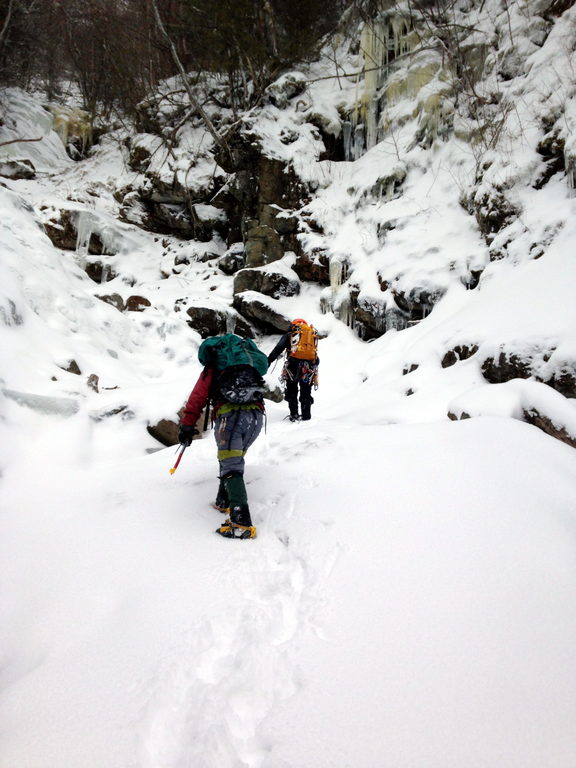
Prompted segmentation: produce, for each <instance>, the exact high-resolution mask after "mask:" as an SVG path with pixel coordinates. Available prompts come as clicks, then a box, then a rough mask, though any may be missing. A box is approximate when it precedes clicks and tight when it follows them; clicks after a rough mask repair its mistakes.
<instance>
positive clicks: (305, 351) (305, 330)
mask: <svg viewBox="0 0 576 768" xmlns="http://www.w3.org/2000/svg"><path fill="white" fill-rule="evenodd" d="M283 352H286V360H285V362H284V367H283V369H282V374H281V376H280V380H281V381H282V382H283V383H284V399H285V400H286V401H287V402H288V408H289V409H290V414H289V416H288V418H289V419H290V421H299V420H300V419H302V421H308V420H309V419H310V416H311V413H310V409H311V407H312V403H313V402H314V398H313V397H312V387H314V389H317V388H318V364H319V363H320V359H319V358H318V331H317V330H316V329H315V328H314V326H313V325H309V324H308V323H307V322H306V321H305V320H303V319H302V318H300V317H299V318H297V319H296V320H292V322H291V323H290V328H289V329H288V332H287V333H285V334H284V335H283V336H282V337H281V339H280V341H279V342H278V344H276V346H275V347H274V349H273V350H272V352H270V354H269V355H268V365H270V364H271V363H273V362H274V360H276V359H277V358H278V357H280V355H281V354H282V353H283ZM298 401H300V411H298Z"/></svg>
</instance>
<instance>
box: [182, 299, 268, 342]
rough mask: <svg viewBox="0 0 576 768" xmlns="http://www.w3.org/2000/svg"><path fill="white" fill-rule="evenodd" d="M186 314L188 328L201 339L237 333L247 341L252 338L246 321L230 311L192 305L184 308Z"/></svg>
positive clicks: (252, 334)
mask: <svg viewBox="0 0 576 768" xmlns="http://www.w3.org/2000/svg"><path fill="white" fill-rule="evenodd" d="M178 309H179V307H178ZM175 310H176V311H177V308H176V307H175ZM186 314H187V315H188V317H189V318H190V319H189V320H188V321H187V323H188V325H189V326H190V328H194V330H195V331H198V333H199V334H200V336H202V338H203V339H207V338H208V336H218V335H219V334H221V333H237V334H239V335H240V336H244V337H246V338H249V339H253V338H254V332H253V330H252V328H251V327H250V325H249V324H248V323H247V322H246V320H244V318H242V317H240V316H239V315H237V314H236V313H235V312H231V311H230V310H228V311H226V310H223V309H214V308H213V307H203V306H195V305H193V306H189V307H187V308H186Z"/></svg>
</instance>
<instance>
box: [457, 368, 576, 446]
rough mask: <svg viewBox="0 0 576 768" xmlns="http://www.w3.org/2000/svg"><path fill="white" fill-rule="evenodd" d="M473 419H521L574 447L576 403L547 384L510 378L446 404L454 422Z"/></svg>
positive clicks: (575, 441)
mask: <svg viewBox="0 0 576 768" xmlns="http://www.w3.org/2000/svg"><path fill="white" fill-rule="evenodd" d="M474 416H502V417H504V418H512V419H520V420H521V421H526V422H528V423H529V424H534V426H536V427H539V428H540V429H542V430H543V431H544V432H546V433H547V434H548V435H552V437H555V438H557V439H558V440H561V441H562V442H564V443H567V444H568V445H571V446H572V447H573V448H576V401H575V400H570V399H568V398H566V397H564V396H563V395H561V394H560V393H559V392H557V391H556V390H555V389H553V388H552V387H549V386H548V385H547V384H541V383H539V382H537V381H527V380H526V379H512V380H511V381H507V382H505V383H504V384H487V385H486V386H481V387H476V388H475V389H472V390H469V391H468V392H465V393H464V394H462V395H459V396H458V397H457V398H455V399H454V400H452V401H451V402H450V403H449V404H448V417H449V418H450V419H453V420H458V419H469V418H472V417H474Z"/></svg>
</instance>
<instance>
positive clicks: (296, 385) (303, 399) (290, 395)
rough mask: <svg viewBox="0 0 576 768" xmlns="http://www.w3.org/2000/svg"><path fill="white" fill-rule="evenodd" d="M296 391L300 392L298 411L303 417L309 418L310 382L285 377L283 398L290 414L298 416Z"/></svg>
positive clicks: (312, 400)
mask: <svg viewBox="0 0 576 768" xmlns="http://www.w3.org/2000/svg"><path fill="white" fill-rule="evenodd" d="M298 393H300V411H301V415H302V418H303V419H309V418H310V408H311V406H312V403H313V402H314V399H313V398H312V384H311V383H308V382H305V381H302V379H287V381H286V391H285V393H284V397H285V399H286V400H287V401H288V408H289V409H290V416H298Z"/></svg>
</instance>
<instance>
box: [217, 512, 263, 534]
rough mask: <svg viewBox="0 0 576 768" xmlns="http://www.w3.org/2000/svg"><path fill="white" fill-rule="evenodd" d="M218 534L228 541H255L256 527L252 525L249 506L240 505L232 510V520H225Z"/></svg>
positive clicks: (218, 529)
mask: <svg viewBox="0 0 576 768" xmlns="http://www.w3.org/2000/svg"><path fill="white" fill-rule="evenodd" d="M216 533H219V534H220V536H224V538H226V539H255V538H256V527H255V526H254V525H252V519H251V517H250V510H249V509H248V504H239V505H236V506H234V507H231V509H230V519H229V520H225V521H224V524H223V525H221V526H220V528H217V529H216Z"/></svg>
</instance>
